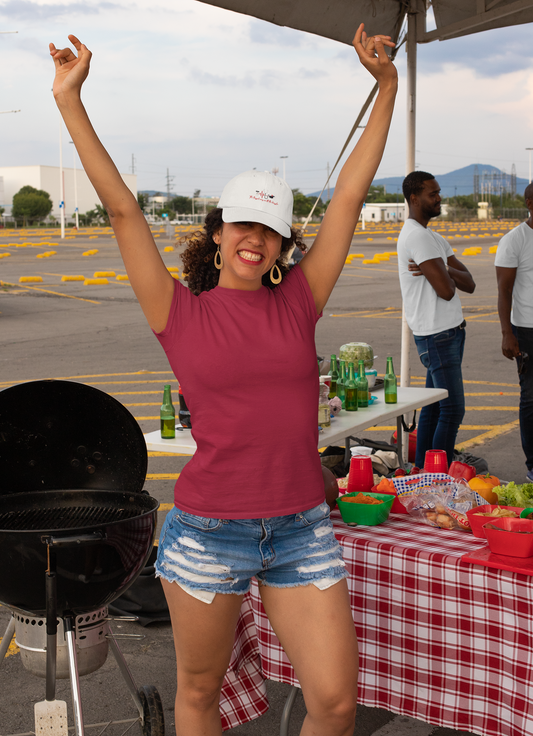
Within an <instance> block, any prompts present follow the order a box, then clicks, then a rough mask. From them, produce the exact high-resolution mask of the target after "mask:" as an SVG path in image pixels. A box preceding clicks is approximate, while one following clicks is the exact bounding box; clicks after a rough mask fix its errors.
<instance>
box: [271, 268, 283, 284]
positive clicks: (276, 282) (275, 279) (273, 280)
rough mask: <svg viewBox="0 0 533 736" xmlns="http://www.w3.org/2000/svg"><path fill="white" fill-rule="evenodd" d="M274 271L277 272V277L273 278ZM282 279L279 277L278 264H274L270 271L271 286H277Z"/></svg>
mask: <svg viewBox="0 0 533 736" xmlns="http://www.w3.org/2000/svg"><path fill="white" fill-rule="evenodd" d="M274 269H276V270H277V272H278V274H277V276H274ZM282 278H283V276H282V275H281V271H280V270H279V266H278V264H277V263H274V265H273V266H272V268H271V269H270V280H271V281H272V283H273V284H279V283H281V279H282Z"/></svg>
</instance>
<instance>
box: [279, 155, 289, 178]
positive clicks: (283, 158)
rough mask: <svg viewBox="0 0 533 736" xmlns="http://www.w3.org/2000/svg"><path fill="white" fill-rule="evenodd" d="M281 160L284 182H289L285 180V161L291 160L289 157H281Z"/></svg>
mask: <svg viewBox="0 0 533 736" xmlns="http://www.w3.org/2000/svg"><path fill="white" fill-rule="evenodd" d="M280 158H281V159H282V160H283V181H287V179H286V178H285V159H286V158H289V157H288V156H280Z"/></svg>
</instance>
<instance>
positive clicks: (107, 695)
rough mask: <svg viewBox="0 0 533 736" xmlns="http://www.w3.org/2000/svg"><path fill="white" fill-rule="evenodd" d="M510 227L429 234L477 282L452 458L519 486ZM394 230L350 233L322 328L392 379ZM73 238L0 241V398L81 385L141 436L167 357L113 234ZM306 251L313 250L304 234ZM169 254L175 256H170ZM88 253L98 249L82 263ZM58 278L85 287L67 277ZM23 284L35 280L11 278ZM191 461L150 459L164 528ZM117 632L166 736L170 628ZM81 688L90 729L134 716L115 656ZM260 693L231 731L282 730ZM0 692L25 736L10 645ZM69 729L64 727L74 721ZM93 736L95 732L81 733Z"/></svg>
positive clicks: (3, 708)
mask: <svg viewBox="0 0 533 736" xmlns="http://www.w3.org/2000/svg"><path fill="white" fill-rule="evenodd" d="M515 224H516V223H505V222H503V223H495V224H494V225H492V226H491V225H487V226H486V227H485V228H484V229H482V227H483V226H481V225H476V226H473V225H468V226H461V225H459V224H455V225H454V224H448V225H440V224H439V225H435V227H436V228H437V229H441V230H443V235H445V237H449V238H450V242H451V244H452V245H453V247H455V248H456V249H457V256H458V257H459V258H460V259H462V260H463V261H464V262H465V263H466V264H467V266H468V268H469V269H470V270H471V272H472V274H473V276H474V279H475V281H476V284H477V288H476V291H475V293H474V294H473V295H466V294H465V295H461V300H462V303H463V310H464V313H465V317H466V320H467V323H468V326H467V342H466V349H465V356H464V361H463V375H464V382H465V390H466V402H467V411H466V415H465V419H464V423H463V425H462V427H461V429H460V431H459V435H458V440H457V447H458V448H463V449H465V450H467V451H469V452H471V453H472V454H474V455H477V456H480V457H484V458H485V459H486V460H487V461H488V463H489V468H490V471H491V472H492V473H494V474H496V475H498V476H499V477H500V478H502V479H505V480H507V481H510V480H514V481H516V482H524V481H525V472H526V471H525V464H524V457H523V453H522V450H521V446H520V437H519V430H518V400H519V390H518V381H517V376H516V368H515V366H514V365H513V364H512V363H511V362H510V361H508V360H507V359H506V358H504V357H503V355H502V354H501V349H500V343H501V341H500V329H499V320H498V315H497V289H496V279H495V271H494V255H493V254H491V253H489V249H490V247H491V246H494V245H496V244H497V242H498V239H499V237H501V235H502V234H503V233H505V232H507V230H508V229H509V228H510V227H512V226H514V225H515ZM183 230H185V229H183ZM397 231H398V229H397V228H395V227H393V226H385V225H379V226H368V227H367V229H366V230H365V231H360V230H358V231H357V233H356V234H355V236H354V239H353V243H352V247H351V251H350V253H351V254H352V255H358V256H361V255H363V256H364V258H362V257H356V258H353V259H352V260H351V263H349V264H348V265H346V266H345V268H344V270H343V272H342V274H341V276H340V278H339V281H338V284H337V286H336V288H335V290H334V292H333V294H332V296H331V298H330V301H329V303H328V305H327V307H326V309H325V310H324V316H323V318H322V319H321V320H320V321H319V323H318V326H317V331H316V346H317V353H318V354H320V355H325V356H329V355H330V354H331V353H338V351H339V347H340V345H342V344H344V343H346V342H351V341H363V342H368V343H370V344H371V345H372V346H373V348H374V353H375V355H377V356H378V357H377V359H376V361H375V366H374V367H376V368H377V370H378V374H382V373H383V372H384V369H385V362H386V360H385V359H386V357H387V355H392V356H394V359H395V366H396V370H397V371H399V368H400V333H401V295H400V288H399V283H398V276H397V272H396V258H395V256H394V255H389V260H388V261H387V260H382V261H381V262H372V263H364V261H369V260H370V261H376V260H378V259H375V256H376V254H383V253H385V252H388V253H390V254H392V253H394V251H395V238H397V235H398V232H397ZM310 232H311V234H312V233H313V229H312V230H311V231H310ZM0 233H2V231H0ZM41 233H43V235H42V236H41ZM156 235H158V238H157V240H156V242H157V243H158V246H159V248H160V250H161V252H162V256H163V259H164V261H165V264H166V265H167V266H168V267H171V268H177V269H178V271H177V275H178V276H179V277H180V278H182V268H181V263H180V261H179V252H180V246H179V245H178V244H177V241H176V238H175V234H174V232H169V233H167V232H166V231H164V230H158V231H157V232H156ZM68 236H69V239H68V240H67V239H65V240H61V239H60V238H59V237H58V234H57V233H55V232H50V230H46V231H40V232H39V233H36V232H35V231H31V230H28V231H26V233H21V232H20V231H18V232H13V231H6V232H5V233H2V234H0V256H2V255H3V254H5V253H10V255H9V256H5V257H2V258H0V280H1V281H0V335H1V351H0V389H2V388H7V387H9V386H11V385H13V384H15V383H19V382H25V381H33V380H39V379H46V378H61V379H68V380H74V381H82V382H84V383H87V384H90V385H92V386H95V387H97V388H99V389H101V390H103V391H105V392H107V393H109V394H111V395H113V396H115V397H116V398H117V399H118V400H119V401H121V402H122V403H123V404H124V405H125V406H126V407H127V408H128V409H129V410H130V412H131V413H132V414H133V416H134V417H135V418H136V419H137V421H138V422H139V424H140V426H141V428H142V430H143V431H144V432H150V431H153V430H155V429H157V428H158V425H159V406H160V403H161V399H162V388H163V384H164V383H171V385H172V386H173V387H174V388H175V391H174V398H175V403H177V395H176V391H177V382H176V381H175V379H174V378H173V376H172V373H171V371H170V368H169V366H168V363H167V362H166V357H165V354H164V352H163V350H162V349H161V348H160V347H159V345H158V343H157V341H156V340H155V338H154V337H153V335H152V333H151V330H150V329H149V327H148V326H147V324H146V323H145V320H144V317H143V314H142V312H141V310H140V308H139V306H138V304H137V302H136V300H135V298H134V295H133V293H132V290H131V287H130V285H129V283H128V282H127V281H120V280H117V276H119V275H122V276H124V275H125V270H124V267H123V265H122V262H121V260H120V256H119V253H118V248H117V246H116V243H115V241H114V239H113V238H112V233H111V231H109V230H107V231H105V230H103V229H92V230H91V231H82V232H80V233H78V234H74V235H73V233H72V232H69V233H68ZM306 241H307V242H309V243H312V237H310V238H307V239H306ZM24 244H26V245H24ZM473 247H477V248H478V249H479V247H481V251H480V252H478V253H477V254H476V255H465V256H462V253H463V251H464V249H465V248H473ZM169 248H173V250H165V249H169ZM90 250H93V251H94V250H96V251H97V252H96V253H93V254H92V255H83V254H84V253H87V252H88V251H90ZM52 251H53V254H52V255H48V256H44V257H42V256H41V257H39V258H37V255H38V254H44V253H51V252H52ZM101 272H108V273H111V272H114V274H115V275H114V276H107V277H100V278H107V281H108V283H107V284H99V283H96V284H95V283H90V281H91V280H92V279H94V278H95V274H97V273H101ZM174 273H176V272H174ZM67 276H83V277H84V279H83V281H65V280H62V279H63V277H67ZM28 277H33V278H40V279H42V280H41V281H33V282H31V281H23V282H21V281H20V279H27V278H28ZM96 278H98V277H96ZM86 282H87V283H86ZM410 355H411V384H412V385H420V386H421V385H424V371H423V369H422V366H421V364H420V362H419V359H418V356H417V354H416V349H415V346H414V342H413V341H412V339H411V346H410ZM213 380H216V376H214V377H213ZM222 389H223V387H222V386H221V390H222ZM287 398H289V397H287ZM394 429H395V426H393V425H392V424H391V425H390V426H389V425H387V426H382V427H374V428H372V429H371V430H365V433H364V434H365V436H369V437H372V438H373V439H383V440H388V439H389V438H390V435H391V432H392V431H393V430H394ZM187 460H188V458H187V457H184V456H176V455H168V454H165V453H149V463H148V475H147V479H146V486H145V487H146V489H147V490H148V491H149V492H150V493H151V494H152V495H153V496H155V497H156V498H157V499H158V500H159V501H160V503H161V505H162V506H161V509H162V511H161V512H160V519H159V523H161V521H162V519H163V518H164V514H165V513H166V510H167V509H169V508H170V507H171V505H172V499H173V486H174V483H175V480H176V478H177V477H178V475H179V472H180V471H181V469H182V468H183V466H184V464H185V463H186V462H187ZM8 619H9V612H8V611H7V609H5V608H2V607H0V636H1V633H2V632H3V631H4V630H5V627H6V626H7V621H8ZM118 627H120V628H118ZM113 628H114V630H115V631H118V632H119V633H124V632H126V633H139V632H140V633H141V634H144V635H145V637H146V638H145V639H144V640H143V641H141V642H139V641H131V640H126V641H124V642H121V647H122V649H123V651H124V654H125V656H126V659H127V661H128V664H129V666H130V668H131V669H132V672H133V675H134V677H135V679H136V681H137V682H138V684H139V685H141V684H154V685H156V686H157V688H158V690H159V691H160V693H161V696H162V698H163V703H164V707H165V716H166V722H167V734H171V733H173V729H172V723H173V698H174V688H175V673H174V654H173V647H172V636H171V630H170V626H169V625H168V624H152V625H151V626H149V627H147V628H146V629H142V628H141V627H140V626H139V625H138V624H128V623H121V624H115V626H114V627H113ZM81 685H82V696H83V700H84V710H85V721H86V723H87V724H94V723H101V722H107V721H109V720H119V719H132V718H134V716H135V712H134V708H133V703H132V701H131V699H130V698H129V695H128V694H127V691H126V688H125V686H124V684H123V682H122V680H121V677H120V674H119V673H118V670H117V667H116V664H115V662H114V660H113V658H112V656H111V655H110V656H109V657H108V660H107V662H106V664H105V665H104V666H103V667H101V668H100V669H99V670H98V671H97V672H95V673H93V674H92V675H88V676H86V677H83V678H82V680H81ZM268 686H269V693H270V699H271V709H270V711H269V713H268V714H267V715H265V716H263V717H262V718H260V719H258V720H257V721H255V722H253V723H251V724H247V725H244V726H240V727H238V728H235V729H232V731H230V733H235V734H248V735H249V736H255V735H256V734H257V735H258V736H259V735H261V736H273V735H274V734H277V733H279V718H280V715H281V710H282V707H283V702H284V698H285V695H286V693H287V692H288V689H289V688H288V687H286V686H284V685H281V684H278V683H269V685H268ZM0 691H1V693H2V695H1V697H0V734H1V735H2V736H7V735H8V734H9V735H11V734H23V733H29V732H30V731H32V729H33V703H34V702H36V701H39V700H41V699H43V698H44V681H43V680H40V679H38V678H36V677H34V676H33V675H31V674H28V673H27V672H26V671H25V670H24V669H23V667H22V664H21V660H20V655H19V654H18V653H17V651H16V647H15V646H14V645H12V648H11V652H10V656H8V657H6V659H5V660H4V662H3V663H2V664H1V665H0ZM57 697H59V698H60V697H62V698H64V699H65V700H67V702H68V701H69V700H70V694H69V686H68V682H67V681H60V682H59V687H58V695H57ZM69 707H70V706H69ZM304 714H305V710H304V705H303V701H302V699H301V696H299V697H298V699H297V702H296V706H295V709H294V711H293V717H292V719H291V731H290V733H291V735H292V734H297V733H298V732H299V728H300V725H301V722H302V720H303V717H304ZM69 722H70V723H72V722H73V721H72V717H70V721H69ZM129 725H130V724H126V725H122V726H116V725H113V726H110V727H109V728H108V729H107V730H106V731H105V733H109V734H112V735H113V736H114V734H119V733H122V732H123V731H124V730H125V729H126V728H127V727H128V726H129ZM138 728H139V727H138V726H137V725H134V726H133V728H132V730H131V731H130V733H137V732H138ZM100 731H101V728H100ZM88 733H99V730H98V729H96V730H95V731H93V730H92V729H88ZM356 733H357V734H358V736H371V735H373V736H387V735H388V734H391V735H392V734H394V736H409V735H411V734H412V736H415V734H416V736H425V734H428V735H429V734H430V733H431V734H433V736H451V734H458V733H459V732H456V731H453V730H450V729H444V728H433V727H431V726H427V725H425V724H422V723H421V722H418V721H417V722H414V723H413V722H412V720H411V719H404V718H401V717H399V716H394V715H393V714H391V713H388V712H386V711H381V710H377V709H372V708H365V707H363V706H361V707H360V709H359V714H358V721H357V727H356Z"/></svg>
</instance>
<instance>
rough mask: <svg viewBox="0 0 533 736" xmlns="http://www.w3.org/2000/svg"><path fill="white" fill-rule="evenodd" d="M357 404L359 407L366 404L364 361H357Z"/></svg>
mask: <svg viewBox="0 0 533 736" xmlns="http://www.w3.org/2000/svg"><path fill="white" fill-rule="evenodd" d="M357 404H358V406H359V408H360V409H363V408H364V407H367V406H368V378H367V377H366V373H365V361H364V360H360V361H359V375H358V377H357Z"/></svg>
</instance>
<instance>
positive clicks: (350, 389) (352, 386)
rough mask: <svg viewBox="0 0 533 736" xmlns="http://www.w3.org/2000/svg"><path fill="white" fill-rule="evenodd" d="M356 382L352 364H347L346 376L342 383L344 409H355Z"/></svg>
mask: <svg viewBox="0 0 533 736" xmlns="http://www.w3.org/2000/svg"><path fill="white" fill-rule="evenodd" d="M357 393H358V392H357V384H356V382H355V376H354V364H353V363H349V364H348V378H347V379H346V383H345V384H344V395H345V398H344V405H345V408H346V411H357Z"/></svg>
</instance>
